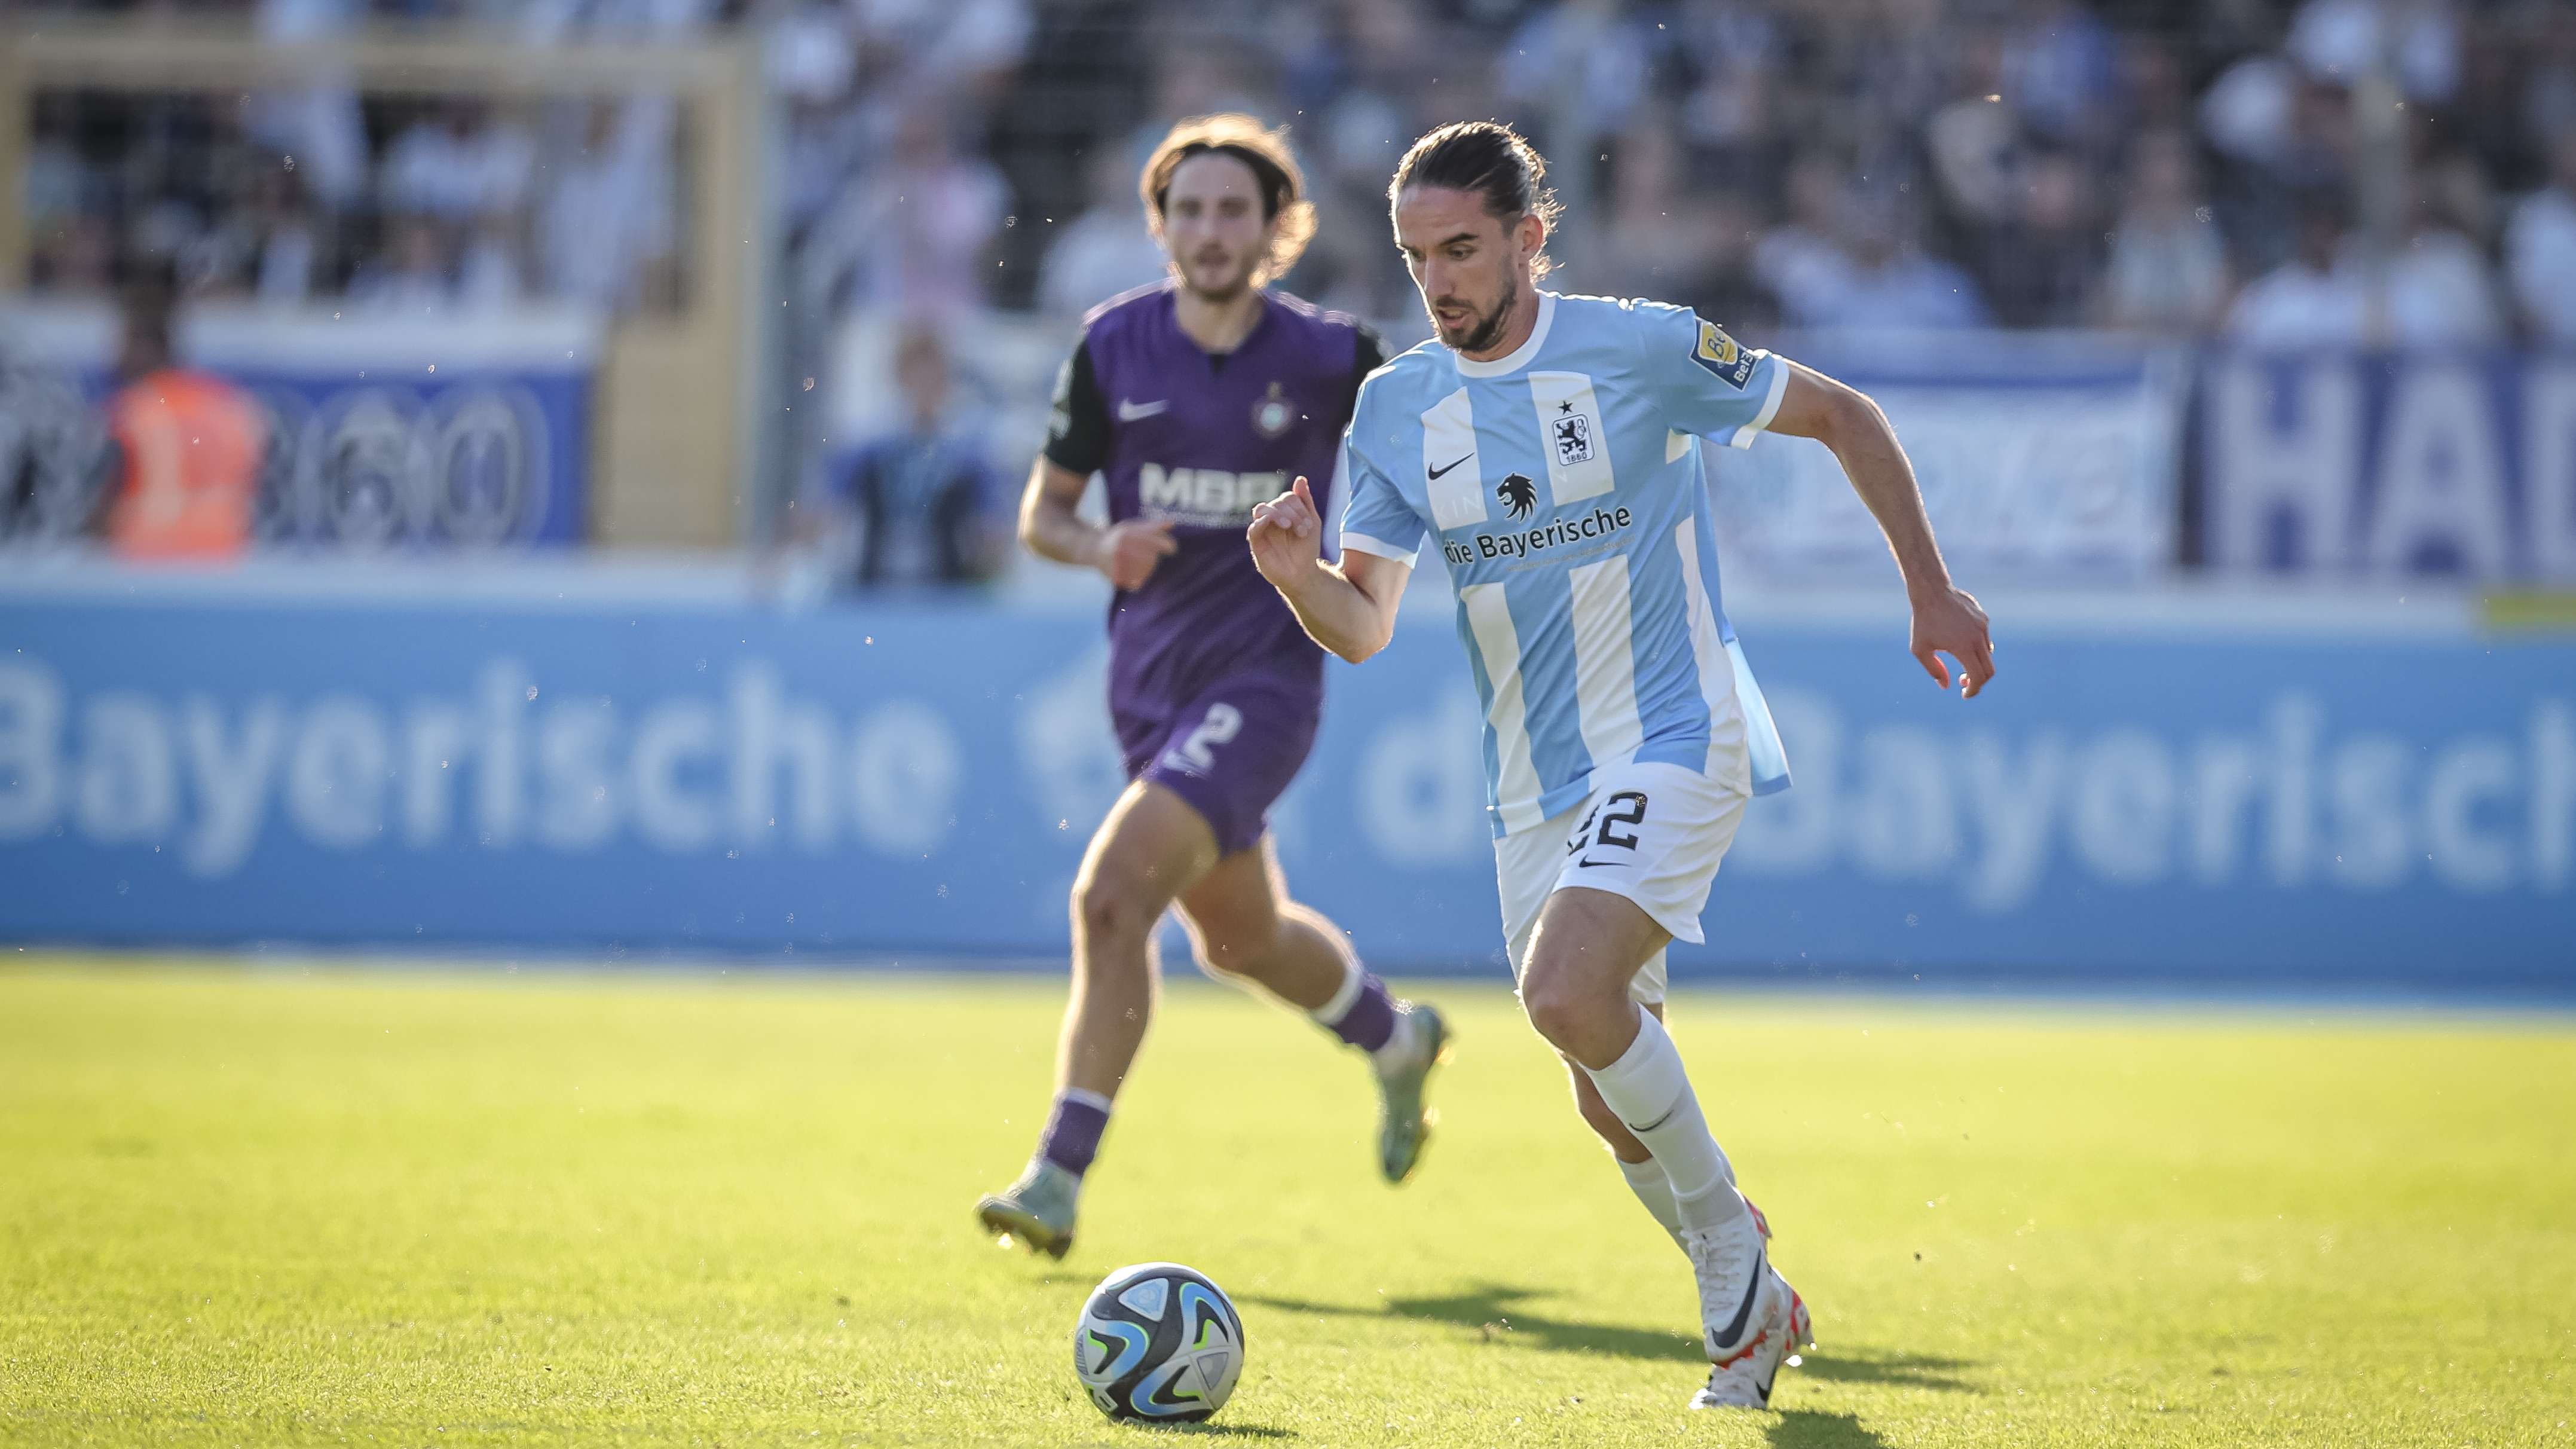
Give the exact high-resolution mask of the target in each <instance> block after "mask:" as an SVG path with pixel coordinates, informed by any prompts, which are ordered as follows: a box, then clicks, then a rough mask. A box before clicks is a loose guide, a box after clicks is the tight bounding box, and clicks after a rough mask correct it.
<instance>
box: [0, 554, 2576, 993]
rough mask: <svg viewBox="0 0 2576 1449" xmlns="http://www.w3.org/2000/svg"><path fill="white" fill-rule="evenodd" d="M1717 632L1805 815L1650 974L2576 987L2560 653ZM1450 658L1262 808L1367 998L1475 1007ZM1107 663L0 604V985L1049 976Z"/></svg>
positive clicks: (492, 625) (553, 623)
mask: <svg viewBox="0 0 2576 1449" xmlns="http://www.w3.org/2000/svg"><path fill="white" fill-rule="evenodd" d="M1997 615H1998V620H1999V633H2000V634H2001V635H2002V637H2004V638H2005V639H2007V640H2008V641H2009V647H2008V650H2007V652H2006V654H2005V656H2004V662H2005V664H2006V673H2005V675H2004V677H2003V678H2002V679H2000V680H1999V681H1998V683H1997V684H1996V686H1995V688H1994V690H1993V691H1992V692H1991V693H1990V694H1989V695H1988V696H1987V697H1986V698H1983V699H1980V700H1977V701H1975V702H1973V703H1965V704H1963V703H1962V702H1960V701H1958V700H1956V699H1945V698H1943V697H1942V696H1940V695H1938V694H1936V693H1935V692H1934V691H1933V690H1932V689H1931V688H1929V686H1928V682H1927V681H1926V680H1925V679H1924V678H1923V677H1922V675H1921V673H1920V672H1919V671H1918V670H1917V669H1916V667H1915V666H1914V664H1913V663H1912V661H1911V660H1909V659H1908V658H1907V657H1906V656H1905V654H1904V652H1903V650H1902V641H1903V633H1902V628H1901V623H1900V622H1899V621H1896V620H1892V619H1891V620H1885V621H1875V620H1873V621H1871V622H1869V623H1868V624H1866V625H1865V626H1862V625H1831V624H1822V623H1810V624H1803V625H1802V624H1797V623H1795V622H1792V621H1777V620H1769V621H1766V620H1764V619H1763V618H1762V617H1761V616H1760V615H1759V613H1758V611H1757V613H1756V614H1755V616H1754V617H1753V618H1752V619H1751V620H1750V621H1749V622H1748V623H1747V626H1746V631H1745V632H1746V644H1747V648H1748V650H1749V651H1750V655H1751V659H1752V662H1753V664H1754V667H1755V668H1756V669H1757V670H1758V671H1760V674H1761V678H1762V682H1763V684H1764V686H1765V688H1766V690H1767V692H1768V694H1769V696H1770V699H1771V703H1772V708H1773V710H1774V711H1775V713H1776V714H1777V716H1778V719H1779V723H1780V726H1781V729H1782V733H1783V735H1784V737H1785V738H1786V740H1787V743H1788V748H1789V753H1790V759H1791V763H1792V766H1793V768H1794V770H1795V772H1796V780H1797V783H1796V787H1795V788H1794V789H1791V790H1790V791H1788V792H1786V793H1784V794H1781V795H1778V796H1774V797H1770V798H1766V799H1763V800H1758V801H1755V802H1754V803H1753V805H1752V806H1751V809H1750V813H1749V816H1748V822H1747V825H1746V827H1745V830H1744V832H1743V835H1742V837H1741V839H1740V841H1739V843H1738V846H1737V848H1736V851H1735V853H1734V854H1733V855H1732V856H1731V857H1730V858H1729V860H1728V862H1727V865H1726V868H1725V870H1724V871H1723V873H1722V874H1721V876H1720V879H1719V882H1718V885H1717V890H1716V894H1715V897H1714V899H1713V900H1712V902H1711V904H1710V907H1709V912H1708V916H1707V930H1708V936H1709V944H1708V945H1707V946H1706V947H1705V948H1702V949H1698V950H1688V951H1681V950H1677V952H1676V960H1675V965H1676V968H1677V970H1679V971H1680V972H1682V973H1683V974H1685V975H1687V974H1689V973H1690V972H1693V971H1708V970H1714V969H1718V968H1726V969H1732V970H1739V971H1753V972H1757V973H1766V974H1782V975H1787V976H1791V977H1799V978H1803V977H1806V976H1809V975H1813V974H1819V973H1821V974H1825V975H1832V974H1836V973H1842V972H1854V973H1862V974H1880V975H1885V974H1890V973H1893V974H1896V975H1897V977H1898V979H1903V978H1904V977H1905V976H1907V975H1923V976H1925V978H1926V979H1927V980H1960V979H2015V978H2024V979H2026V978H2032V977H2038V976H2045V977H2050V978H2054V979H2066V978H2072V979H2076V980H2080V981H2087V982H2094V983H2100V984H2111V985H2116V984H2122V983H2124V982H2131V981H2143V980H2174V979H2187V980H2201V981H2207V982H2213V983H2219V982H2223V983H2255V984H2264V983H2300V984H2307V985H2326V986H2346V985H2354V984H2368V983H2392V982H2404V983H2435V984H2438V983H2450V982H2456V983H2485V984H2496V983H2514V984H2519V985H2525V986H2542V987H2546V988H2550V989H2563V988H2565V987H2567V986H2569V985H2571V984H2576V643H2571V642H2570V641H2568V640H2565V639H2560V640H2556V641H2554V642H2538V641H2535V642H2511V641H2501V640H2485V639H2479V638H2476V637H2473V636H2471V635H2470V634H2468V633H2467V631H2466V629H2465V627H2462V628H2461V629H2459V630H2457V631H2456V632H2455V631H2452V630H2449V629H2434V630H2419V631H2415V632H2414V633H2412V634H2408V633H2402V632H2401V633H2394V634H2392V633H2388V632H2384V631H2380V630H2377V629H2352V630H2348V631H2339V632H2331V633H2317V632H2314V631H2301V630H2295V629H2293V630H2264V629H2260V628H2256V627H2252V626H2249V625H2247V624H2246V623H2245V622H2244V621H2243V620H2242V619H2241V618H2240V619H2239V620H2238V622H2236V623H2235V624H2233V625H2219V624H2210V625H2199V626H2174V627H2153V628H2150V627H2143V626H2120V625H2116V624H2100V625H2097V624H2087V623H2084V622H2082V621H2081V620H2079V619H2072V618H2068V617H2063V616H2061V617H2058V618H2056V619H2054V620H2052V619H2050V618H2043V617H2037V616H2031V617H2019V618H2017V617H2015V616H2014V615H2013V614H2012V613H2010V612H2009V610H2008V607H2007V608H1999V609H1998V611H1997ZM1456 652H1457V646H1456V643H1455V641H1454V640H1453V639H1452V638H1451V637H1450V636H1449V631H1448V630H1447V629H1445V628H1443V627H1440V626H1439V625H1438V624H1435V623H1431V622H1428V621H1414V620H1408V622H1407V624H1406V625H1405V627H1404V628H1403V629H1401V630H1400V631H1399V636H1398V638H1397V640H1396V643H1395V645H1394V646H1393V648H1392V649H1391V650H1390V651H1389V652H1388V653H1387V654H1386V655H1384V656H1382V657H1381V658H1379V659H1377V660H1374V661H1372V662H1371V663H1369V664H1367V665H1365V666H1361V667H1358V668H1349V667H1343V666H1338V665H1337V666H1335V667H1334V670H1333V674H1332V688H1333V693H1332V696H1331V702H1330V705H1329V709H1328V716H1327V721H1326V725H1325V729H1324V731H1323V735H1322V738H1321V740H1320V742H1319V744H1318V746H1317V748H1316V750H1315V753H1314V756H1313V758H1312V760H1311V762H1310V763H1309V764H1308V766H1307V768H1306V771H1305V774H1304V776H1303V777H1302V778H1301V779H1300V781H1299V782H1298V784H1297V786H1296V788H1295V789H1294V790H1293V791H1292V793H1291V794H1290V796H1289V797H1288V799H1287V800H1286V801H1285V802H1284V803H1283V805H1282V807H1281V809H1280V810H1279V811H1278V812H1277V815H1276V819H1275V826H1276V833H1277V836H1278V839H1279V841H1280V845H1281V853H1282V857H1283V859H1284V861H1285V864H1286V868H1287V871H1288V874H1289V877H1290V879H1291V881H1292V882H1293V883H1294V884H1295V886H1296V888H1297V890H1298V891H1299V893H1300V894H1302V895H1303V896H1305V897H1306V898H1308V899H1311V900H1313V901H1315V902H1316V903H1318V904H1319V905H1321V906H1323V907H1324V908H1325V909H1326V910H1328V911H1329V912H1331V913H1332V914H1333V915H1334V916H1335V918H1336V919H1338V920H1339V921H1340V922H1341V923H1342V924H1343V925H1344V926H1346V927H1347V928H1349V929H1350V930H1351V931H1352V932H1353V934H1354V937H1355V939H1356V941H1357V943H1358V945H1359V946H1360V948H1361V949H1362V950H1363V951H1364V952H1365V953H1366V954H1367V955H1368V956H1369V957H1370V958H1371V959H1372V960H1373V961H1376V962H1378V963H1381V964H1383V965H1386V966H1388V967H1389V968H1391V969H1459V970H1467V971H1473V972H1494V973H1500V972H1501V971H1502V967H1501V965H1500V955H1499V951H1500V941H1499V939H1498V935H1499V926H1498V921H1497V916H1496V906H1495V896H1494V885H1493V877H1492V860H1491V846H1490V842H1489V839H1488V837H1487V835H1486V829H1485V825H1484V823H1483V820H1482V817H1481V813H1480V808H1479V807H1480V805H1481V802H1482V785H1481V781H1480V777H1479V774H1478V764H1477V758H1478V752H1477V737H1476V728H1477V717H1476V709H1475V706H1474V703H1473V695H1472V693H1471V692H1470V690H1469V687H1468V684H1467V679H1466V673H1465V668H1464V665H1463V664H1462V663H1461V661H1460V660H1459V659H1458V658H1457V657H1456ZM1102 666H1103V654H1102V650H1101V645H1100V642H1099V631H1098V623H1097V620H1096V619H1095V618H1093V617H1090V616H1088V615H1087V614H1084V615H1076V614H1071V613H1067V612H1060V611H1047V612H1016V611H997V610H992V609H987V608H975V609H971V610H970V609H962V608H954V607H946V606H941V605H937V604H918V605H898V604H884V603H870V604H867V605H865V606H861V607H848V608H837V609H828V610H823V611H819V612H813V613H804V614H787V613H777V612H769V611H763V610H758V609H753V608H749V607H744V606H723V605H714V604H705V603H680V604H670V605H665V606H659V607H638V606H637V605H635V604H633V603H631V602H616V601H602V602H590V603H581V602H574V603H566V604H560V605H550V606H540V605H536V604H528V603H507V602H502V603H488V604H474V603H442V604H412V603H374V604H362V605H355V606H351V605H348V604H346V603H335V604H334V605H333V606H332V607H330V608H328V609H324V608H321V607H317V606H316V605H315V603H314V602H312V601H310V600H306V601H295V600H289V599H273V600H270V601H265V602H262V601H257V600H251V599H243V598H238V597H235V598H232V599H229V600H227V599H223V598H216V597H208V598H187V597H183V596H178V595H177V594H176V592H175V591H164V592H163V593H161V594H159V595H146V596H140V597H135V598H128V599H120V598H116V597H111V596H105V595H96V594H94V595H90V596H83V595H80V594H78V593H64V594H60V595H55V596H48V595H46V594H44V593H42V592H38V591H33V590H28V591H20V592H18V593H16V594H14V595H12V596H8V597H0V881H5V882H6V886H5V889H0V939H7V940H12V941H18V942H46V941H50V942H71V941H78V942H100V943H135V944H146V943H172V942H176V943H243V942H257V941H290V942H310V943H317V944H327V945H340V944H353V945H365V944H389V945H399V946H457V945H482V944H504V945H523V946H538V947H548V948H559V949H565V950H575V951H581V952H598V953H602V954H628V953H638V952H643V953H654V952H667V951H681V952H686V951H696V950H714V951H724V952H748V953H761V954H775V955H777V956H779V957H782V958H798V957H801V958H804V959H811V958H812V957H813V956H815V955H816V954H818V953H819V954H822V955H824V956H826V957H829V956H833V955H844V956H846V955H855V954H893V955H896V956H898V957H908V956H921V957H925V958H927V957H937V956H944V955H956V954H973V955H988V956H989V955H1005V956H1049V955H1054V954H1057V953H1060V952H1061V951H1062V950H1063V949H1064V945H1065V940H1066V925H1065V900H1066V893H1067V891H1068V889H1069V887H1070V885H1071V881H1072V877H1073V872H1074V868H1075V865H1076V863H1077V860H1078V858H1079V854H1080V852H1081V849H1082V845H1083V842H1084V840H1085V838H1086V837H1087V836H1088V834H1089V833H1090V830H1091V828H1092V826H1093V825H1094V824H1095V823H1096V822H1097V820H1098V819H1099V817H1100V815H1101V813H1102V811H1103V810H1104V808H1105V807H1106V806H1107V805H1108V803H1109V801H1110V799H1111V798H1112V796H1113V795H1114V794H1115V793H1116V791H1117V790H1118V788H1119V787H1120V785H1121V783H1122V781H1121V778H1120V775H1119V771H1118V766H1117V757H1116V755H1115V753H1114V751H1113V750H1112V748H1111V746H1110V741H1109V735H1108V730H1107V726H1106V723H1105V721H1104V718H1103V703H1102V698H1101V678H1102Z"/></svg>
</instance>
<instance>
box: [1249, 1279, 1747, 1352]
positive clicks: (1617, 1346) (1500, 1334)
mask: <svg viewBox="0 0 2576 1449" xmlns="http://www.w3.org/2000/svg"><path fill="white" fill-rule="evenodd" d="M1539 1296H1540V1293H1539V1290H1538V1289H1535V1288H1515V1287H1513V1286H1511V1285H1509V1284H1506V1283H1485V1284H1480V1285H1478V1286H1477V1287H1475V1288H1473V1289H1470V1290H1468V1291H1466V1292H1463V1293H1452V1294H1449V1295H1447V1296H1445V1297H1439V1298H1389V1299H1388V1300H1386V1304H1385V1307H1384V1308H1383V1309H1377V1308H1351V1307H1346V1306H1344V1305H1342V1304H1338V1303H1311V1302H1308V1301H1306V1300H1304V1299H1300V1298H1259V1297H1247V1298H1245V1299H1244V1300H1243V1301H1244V1302H1246V1303H1258V1304H1260V1305H1261V1306H1262V1307H1264V1308H1277V1309H1280V1310H1283V1311H1285V1312H1289V1313H1315V1314H1324V1315H1328V1316H1331V1317H1337V1318H1375V1317H1378V1316H1379V1314H1380V1313H1381V1312H1384V1313H1391V1314H1394V1315H1396V1316H1397V1317H1399V1318H1419V1319H1426V1320H1429V1321H1431V1322H1435V1323H1454V1324H1456V1325H1458V1326H1459V1327H1461V1328H1472V1329H1476V1330H1477V1331H1479V1332H1481V1333H1483V1334H1485V1335H1486V1336H1487V1337H1488V1338H1490V1339H1492V1340H1495V1341H1497V1342H1502V1343H1518V1344H1526V1345H1528V1346H1530V1347H1533V1348H1544V1349H1550V1350H1554V1351H1558V1352H1564V1353H1606V1354H1613V1355H1616V1356H1618V1357H1620V1358H1643V1359H1663V1360H1668V1361H1671V1362H1674V1363H1696V1364H1705V1363H1707V1362H1708V1360H1707V1358H1706V1357H1704V1356H1703V1355H1702V1354H1701V1352H1700V1346H1699V1340H1698V1339H1697V1338H1684V1337H1683V1336H1681V1335H1680V1334H1677V1333H1665V1332H1661V1331H1659V1330H1656V1329H1651V1328H1627V1327H1623V1326H1620V1325H1617V1324H1609V1323H1574V1322H1570V1321H1568V1320H1565V1319H1561V1318H1549V1317H1547V1316H1546V1315H1544V1314H1540V1313H1533V1312H1531V1311H1529V1310H1528V1309H1527V1308H1525V1307H1523V1306H1522V1305H1523V1304H1525V1303H1528V1302H1530V1301H1531V1300H1533V1299H1536V1298H1538V1297H1539Z"/></svg>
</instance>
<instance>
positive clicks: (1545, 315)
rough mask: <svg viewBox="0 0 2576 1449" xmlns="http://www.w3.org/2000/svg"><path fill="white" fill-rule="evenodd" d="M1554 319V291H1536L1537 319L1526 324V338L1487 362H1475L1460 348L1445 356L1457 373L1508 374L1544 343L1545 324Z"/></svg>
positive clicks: (1532, 355) (1492, 375) (1521, 364)
mask: <svg viewBox="0 0 2576 1449" xmlns="http://www.w3.org/2000/svg"><path fill="white" fill-rule="evenodd" d="M1555 320H1556V294H1555V293H1554V292H1541V293H1539V294H1538V321H1537V323H1536V324H1535V325H1533V326H1532V327H1531V328H1530V335H1529V340H1528V341H1525V342H1523V343H1522V344H1521V345H1520V346H1518V347H1515V348H1513V349H1512V350H1511V351H1509V352H1507V353H1504V354H1503V355H1502V356H1500V357H1497V358H1495V359H1494V360H1493V361H1491V362H1478V361H1477V360H1475V359H1474V358H1472V357H1469V356H1468V355H1466V354H1465V353H1463V352H1452V353H1450V354H1449V360H1450V361H1452V362H1455V363H1457V364H1458V375H1459V376H1460V377H1508V376H1510V375H1511V374H1512V373H1515V372H1518V371H1520V370H1521V369H1522V368H1524V367H1527V366H1529V365H1530V363H1531V361H1532V360H1533V359H1535V358H1536V357H1537V356H1538V350H1539V348H1541V347H1543V346H1545V345H1546V344H1547V329H1548V324H1550V323H1552V322H1554V321H1555Z"/></svg>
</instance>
